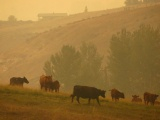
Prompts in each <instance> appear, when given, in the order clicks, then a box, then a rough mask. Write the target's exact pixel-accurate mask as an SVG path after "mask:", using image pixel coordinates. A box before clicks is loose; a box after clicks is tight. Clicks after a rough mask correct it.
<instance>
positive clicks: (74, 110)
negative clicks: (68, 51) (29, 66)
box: [0, 86, 160, 120]
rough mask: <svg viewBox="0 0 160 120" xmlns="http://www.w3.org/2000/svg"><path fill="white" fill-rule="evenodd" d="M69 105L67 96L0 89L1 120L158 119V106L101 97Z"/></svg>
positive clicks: (63, 94) (159, 111) (36, 91)
mask: <svg viewBox="0 0 160 120" xmlns="http://www.w3.org/2000/svg"><path fill="white" fill-rule="evenodd" d="M80 101H81V104H78V103H77V102H76V100H75V101H74V102H73V103H71V98H70V97H69V94H66V93H58V94H56V93H46V92H43V91H39V90H32V89H24V88H23V89H22V88H16V87H15V88H14V87H9V86H0V108H1V109H0V120H15V119H16V120H75V119H76V120H81V119H83V120H91V119H92V120H160V109H159V108H160V106H158V105H155V106H154V107H153V106H150V105H149V106H146V105H144V104H134V103H131V102H130V101H128V102H127V101H123V102H122V101H120V102H117V103H115V102H112V101H111V100H110V99H109V98H104V99H102V98H101V97H100V103H101V106H99V105H98V104H97V102H96V100H91V103H90V105H88V104H87V102H88V100H87V99H80Z"/></svg>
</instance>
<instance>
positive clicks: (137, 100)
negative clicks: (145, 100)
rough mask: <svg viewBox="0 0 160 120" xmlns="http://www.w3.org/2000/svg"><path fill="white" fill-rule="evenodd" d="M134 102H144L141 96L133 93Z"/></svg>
mask: <svg viewBox="0 0 160 120" xmlns="http://www.w3.org/2000/svg"><path fill="white" fill-rule="evenodd" d="M132 97H133V98H132V102H142V99H141V98H139V96H138V95H132Z"/></svg>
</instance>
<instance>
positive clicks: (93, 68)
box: [79, 42, 103, 87]
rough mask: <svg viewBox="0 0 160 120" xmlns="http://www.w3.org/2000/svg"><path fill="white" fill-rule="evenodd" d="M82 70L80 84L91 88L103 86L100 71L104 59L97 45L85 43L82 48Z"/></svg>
mask: <svg viewBox="0 0 160 120" xmlns="http://www.w3.org/2000/svg"><path fill="white" fill-rule="evenodd" d="M80 53H81V69H80V80H79V83H80V84H83V85H90V86H97V87H98V86H101V85H102V84H103V81H102V79H101V76H100V69H101V65H102V60H103V57H101V56H100V55H99V54H98V52H97V49H96V47H95V45H93V44H91V43H85V42H84V43H83V44H82V46H81V47H80Z"/></svg>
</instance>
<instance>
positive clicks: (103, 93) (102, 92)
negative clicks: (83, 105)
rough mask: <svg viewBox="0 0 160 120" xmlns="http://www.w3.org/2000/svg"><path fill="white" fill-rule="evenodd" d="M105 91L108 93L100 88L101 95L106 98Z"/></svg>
mask: <svg viewBox="0 0 160 120" xmlns="http://www.w3.org/2000/svg"><path fill="white" fill-rule="evenodd" d="M105 93H106V91H104V90H100V96H102V97H103V98H105Z"/></svg>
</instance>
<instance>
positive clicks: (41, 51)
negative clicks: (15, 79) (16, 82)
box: [0, 5, 160, 88]
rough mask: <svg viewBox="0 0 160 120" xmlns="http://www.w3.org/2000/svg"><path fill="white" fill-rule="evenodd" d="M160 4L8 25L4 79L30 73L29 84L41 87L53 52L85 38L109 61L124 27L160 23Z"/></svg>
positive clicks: (0, 62)
mask: <svg viewBox="0 0 160 120" xmlns="http://www.w3.org/2000/svg"><path fill="white" fill-rule="evenodd" d="M159 11H160V5H156V6H150V7H144V8H136V9H131V10H124V9H123V10H119V11H115V12H104V11H101V12H100V13H101V14H100V13H99V12H94V13H87V14H84V13H83V14H82V13H81V14H77V15H71V16H69V17H66V18H63V19H55V20H51V21H39V22H31V23H26V24H20V25H6V26H2V28H1V29H0V39H1V41H0V50H1V53H0V56H1V58H0V83H2V84H9V79H10V77H12V76H22V77H23V76H26V77H27V78H28V80H29V81H30V84H29V85H27V86H30V87H36V88H39V82H38V80H39V76H40V75H42V74H43V73H44V72H43V65H44V62H45V61H46V60H48V59H49V58H50V56H51V54H54V53H56V52H58V51H59V50H60V49H61V47H62V46H63V45H66V44H69V45H73V46H75V47H77V49H78V47H79V46H80V45H81V43H82V41H87V42H92V43H94V44H95V45H96V47H97V49H98V51H99V53H101V54H102V55H103V56H104V58H105V60H104V64H105V62H106V56H107V50H108V49H109V41H110V38H111V36H112V35H113V34H116V33H117V32H119V31H120V30H121V29H122V28H127V30H129V31H132V30H135V29H137V28H138V27H139V25H141V24H150V25H152V26H153V27H157V26H159V25H160V14H159Z"/></svg>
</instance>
